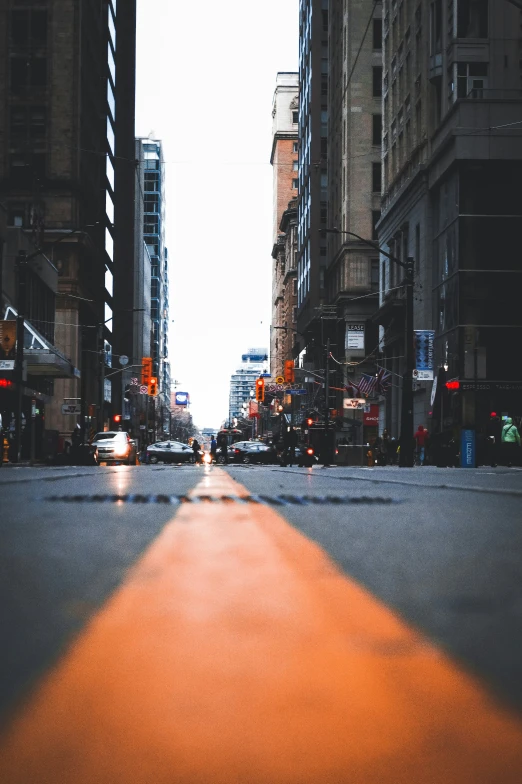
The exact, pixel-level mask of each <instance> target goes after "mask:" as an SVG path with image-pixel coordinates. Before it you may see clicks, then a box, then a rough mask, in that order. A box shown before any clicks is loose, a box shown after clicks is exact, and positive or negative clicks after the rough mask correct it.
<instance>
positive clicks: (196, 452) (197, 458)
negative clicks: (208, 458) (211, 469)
mask: <svg viewBox="0 0 522 784" xmlns="http://www.w3.org/2000/svg"><path fill="white" fill-rule="evenodd" d="M200 449H201V447H200V445H199V441H198V440H197V438H195V439H194V441H193V442H192V451H193V452H194V459H195V461H196V463H201V455H200V454H199V452H200Z"/></svg>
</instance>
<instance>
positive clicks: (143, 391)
mask: <svg viewBox="0 0 522 784" xmlns="http://www.w3.org/2000/svg"><path fill="white" fill-rule="evenodd" d="M148 394H149V388H148V386H147V385H146V384H142V385H141V386H140V395H148Z"/></svg>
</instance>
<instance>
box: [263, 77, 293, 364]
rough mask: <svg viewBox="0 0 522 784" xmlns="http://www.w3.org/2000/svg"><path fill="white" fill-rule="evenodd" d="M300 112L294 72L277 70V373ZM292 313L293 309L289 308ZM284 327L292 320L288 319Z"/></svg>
mask: <svg viewBox="0 0 522 784" xmlns="http://www.w3.org/2000/svg"><path fill="white" fill-rule="evenodd" d="M298 111H299V85H298V74H297V73H278V74H277V81H276V88H275V91H274V98H273V103H272V154H271V156H270V163H271V164H272V172H273V178H272V181H273V186H272V193H273V209H272V238H273V248H272V259H273V263H272V329H271V339H270V372H271V375H272V376H273V377H275V376H277V375H279V374H280V373H281V370H282V368H283V366H284V362H285V359H291V358H292V355H291V353H290V354H287V353H286V343H287V341H286V340H285V339H284V333H283V329H282V328H283V327H284V326H285V318H287V317H288V310H289V307H290V306H289V302H288V297H289V296H291V295H290V291H293V283H292V284H290V286H289V287H287V284H288V278H287V274H288V273H287V270H288V269H292V270H294V272H293V273H291V274H293V275H295V264H294V266H293V267H292V266H291V267H288V265H287V261H286V239H285V235H284V233H282V230H281V219H282V217H283V214H284V213H285V211H286V210H287V208H288V204H289V202H290V201H291V200H292V199H293V198H295V196H296V195H297V180H298V176H299V171H298V169H299V155H298V134H297V121H298ZM292 312H293V311H292ZM287 326H294V328H295V323H290V322H287Z"/></svg>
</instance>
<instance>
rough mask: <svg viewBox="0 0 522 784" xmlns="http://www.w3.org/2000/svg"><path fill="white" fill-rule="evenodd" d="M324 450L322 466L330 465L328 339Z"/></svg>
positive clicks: (327, 350)
mask: <svg viewBox="0 0 522 784" xmlns="http://www.w3.org/2000/svg"><path fill="white" fill-rule="evenodd" d="M324 397H325V401H324V448H323V466H324V467H325V468H326V466H329V465H330V338H328V340H327V341H326V357H325V366H324Z"/></svg>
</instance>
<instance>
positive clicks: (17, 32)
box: [10, 10, 47, 49]
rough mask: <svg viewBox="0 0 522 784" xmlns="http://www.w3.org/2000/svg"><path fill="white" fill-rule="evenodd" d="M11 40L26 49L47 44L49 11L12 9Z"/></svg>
mask: <svg viewBox="0 0 522 784" xmlns="http://www.w3.org/2000/svg"><path fill="white" fill-rule="evenodd" d="M10 33H11V42H12V43H13V44H14V46H20V47H23V48H24V49H37V48H38V47H42V46H45V45H46V44H47V11H41V10H32V11H12V12H11V30H10Z"/></svg>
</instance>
